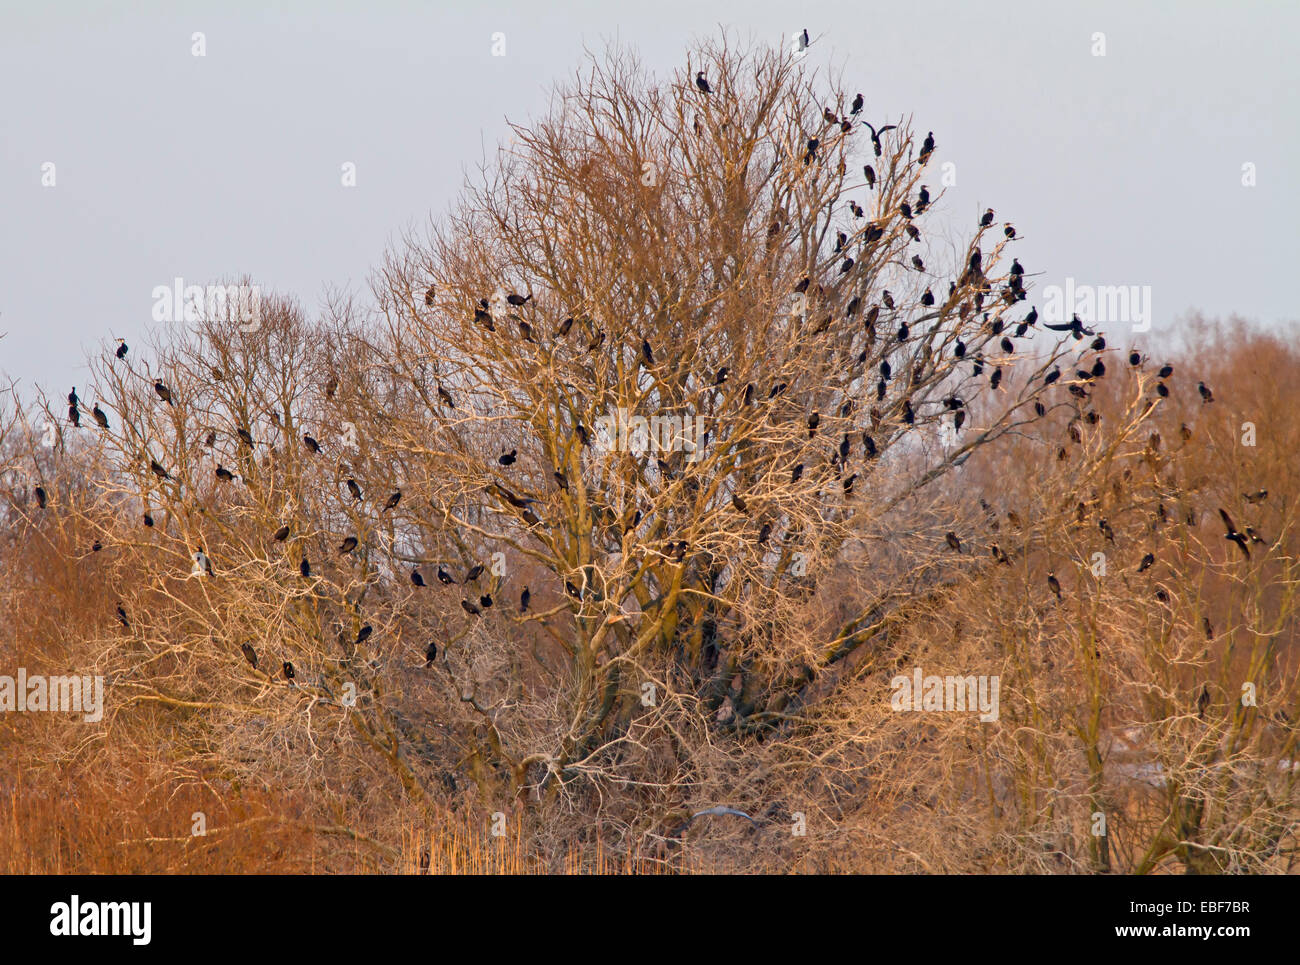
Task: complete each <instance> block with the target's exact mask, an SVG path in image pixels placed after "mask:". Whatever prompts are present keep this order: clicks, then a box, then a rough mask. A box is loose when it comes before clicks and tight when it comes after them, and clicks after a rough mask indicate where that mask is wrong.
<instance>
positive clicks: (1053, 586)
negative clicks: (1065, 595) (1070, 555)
mask: <svg viewBox="0 0 1300 965" xmlns="http://www.w3.org/2000/svg"><path fill="white" fill-rule="evenodd" d="M1047 588H1048V589H1049V590H1051V591H1052V592H1053V593H1054V594H1056V598H1057V599H1058V600H1059V599H1060V598H1061V583H1060V581H1059V580H1058V579H1057V578H1056V574H1055V573H1048V574H1047Z"/></svg>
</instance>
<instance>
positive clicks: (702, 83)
mask: <svg viewBox="0 0 1300 965" xmlns="http://www.w3.org/2000/svg"><path fill="white" fill-rule="evenodd" d="M695 86H696V87H698V88H699V89H700V91H701V93H704V94H712V93H713V88H712V87H710V86H709V82H708V80H706V79H705V77H704V71H702V70H699V71H696V72H695Z"/></svg>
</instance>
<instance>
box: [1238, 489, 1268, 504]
mask: <svg viewBox="0 0 1300 965" xmlns="http://www.w3.org/2000/svg"><path fill="white" fill-rule="evenodd" d="M1241 498H1242V499H1244V500H1246V502H1248V503H1262V502H1263V501H1264V500H1266V499H1268V490H1267V489H1257V490H1256V491H1255V492H1253V493H1242V494H1241Z"/></svg>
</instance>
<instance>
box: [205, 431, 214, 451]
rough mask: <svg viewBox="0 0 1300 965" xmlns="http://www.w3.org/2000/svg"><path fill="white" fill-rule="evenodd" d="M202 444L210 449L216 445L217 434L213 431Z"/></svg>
mask: <svg viewBox="0 0 1300 965" xmlns="http://www.w3.org/2000/svg"><path fill="white" fill-rule="evenodd" d="M203 444H204V445H205V446H207V447H208V448H209V449H211V448H212V447H213V446H215V445H216V444H217V433H216V432H215V430H214V431H211V432H209V433H208V434H207V436H206V437H205V438H204V440H203Z"/></svg>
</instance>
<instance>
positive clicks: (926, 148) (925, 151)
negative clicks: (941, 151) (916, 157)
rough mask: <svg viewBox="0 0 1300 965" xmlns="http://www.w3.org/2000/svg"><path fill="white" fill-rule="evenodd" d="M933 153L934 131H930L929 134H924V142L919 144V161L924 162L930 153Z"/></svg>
mask: <svg viewBox="0 0 1300 965" xmlns="http://www.w3.org/2000/svg"><path fill="white" fill-rule="evenodd" d="M933 153H934V131H931V132H930V133H929V134H927V135H926V136H925V142H924V143H923V144H922V145H921V163H922V164H924V163H925V162H926V160H927V159H928V158H929V157H930V155H931V154H933Z"/></svg>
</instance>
